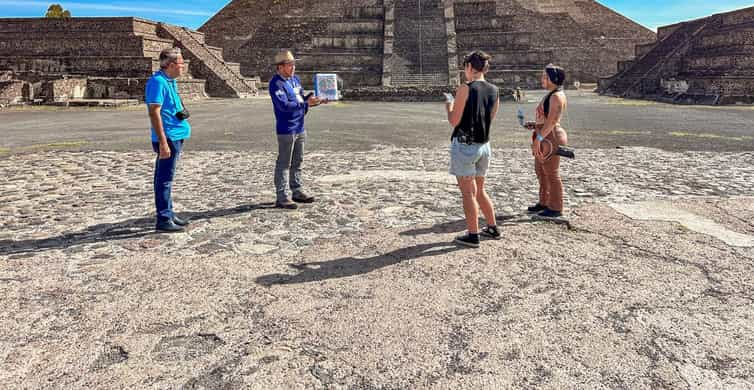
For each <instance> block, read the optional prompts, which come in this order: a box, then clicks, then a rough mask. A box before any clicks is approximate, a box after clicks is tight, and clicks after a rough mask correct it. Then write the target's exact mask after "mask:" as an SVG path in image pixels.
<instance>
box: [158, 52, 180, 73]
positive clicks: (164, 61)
mask: <svg viewBox="0 0 754 390" xmlns="http://www.w3.org/2000/svg"><path fill="white" fill-rule="evenodd" d="M179 55H181V49H180V48H177V47H171V48H168V49H165V50H163V51H161V52H160V68H161V69H165V68H167V67H168V66H169V65H170V64H172V63H174V62H178V56H179Z"/></svg>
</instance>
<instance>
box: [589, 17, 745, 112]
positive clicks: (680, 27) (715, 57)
mask: <svg viewBox="0 0 754 390" xmlns="http://www.w3.org/2000/svg"><path fill="white" fill-rule="evenodd" d="M752 23H754V7H749V8H744V9H741V10H738V11H733V12H728V13H722V14H716V15H713V16H710V17H707V18H702V19H697V20H692V21H689V22H684V23H678V24H674V25H670V26H664V27H660V28H659V29H658V37H657V42H655V43H653V44H649V45H639V46H637V47H636V59H635V60H633V61H631V62H627V63H623V64H621V65H619V68H620V69H619V72H618V73H617V74H615V75H613V76H612V77H609V78H604V79H602V80H600V91H601V92H602V93H605V94H608V95H612V96H628V97H638V98H649V99H655V100H661V101H667V102H673V103H686V104H689V103H691V104H693V103H698V104H736V103H745V104H751V103H754V58H753V57H752V55H751V53H752V48H754V29H752Z"/></svg>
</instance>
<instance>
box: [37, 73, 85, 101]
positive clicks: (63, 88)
mask: <svg viewBox="0 0 754 390" xmlns="http://www.w3.org/2000/svg"><path fill="white" fill-rule="evenodd" d="M86 89H87V79H86V78H66V79H59V80H50V81H46V82H44V83H42V86H41V89H40V91H39V95H38V96H37V97H39V98H42V99H44V100H45V101H48V102H65V101H68V100H71V99H83V98H84V97H86Z"/></svg>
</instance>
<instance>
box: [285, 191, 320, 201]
mask: <svg viewBox="0 0 754 390" xmlns="http://www.w3.org/2000/svg"><path fill="white" fill-rule="evenodd" d="M291 199H292V200H293V201H294V202H296V203H314V197H313V196H311V195H307V194H305V193H303V192H297V193H295V194H293V196H292V197H291Z"/></svg>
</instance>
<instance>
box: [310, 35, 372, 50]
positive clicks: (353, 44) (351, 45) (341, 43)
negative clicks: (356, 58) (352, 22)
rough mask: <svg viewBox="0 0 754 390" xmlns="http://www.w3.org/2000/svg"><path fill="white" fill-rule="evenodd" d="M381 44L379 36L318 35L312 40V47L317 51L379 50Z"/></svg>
mask: <svg viewBox="0 0 754 390" xmlns="http://www.w3.org/2000/svg"><path fill="white" fill-rule="evenodd" d="M382 42H383V38H382V36H381V35H374V36H371V35H340V36H328V35H318V36H315V37H313V38H312V46H313V47H315V48H319V49H329V48H341V49H379V48H382Z"/></svg>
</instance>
